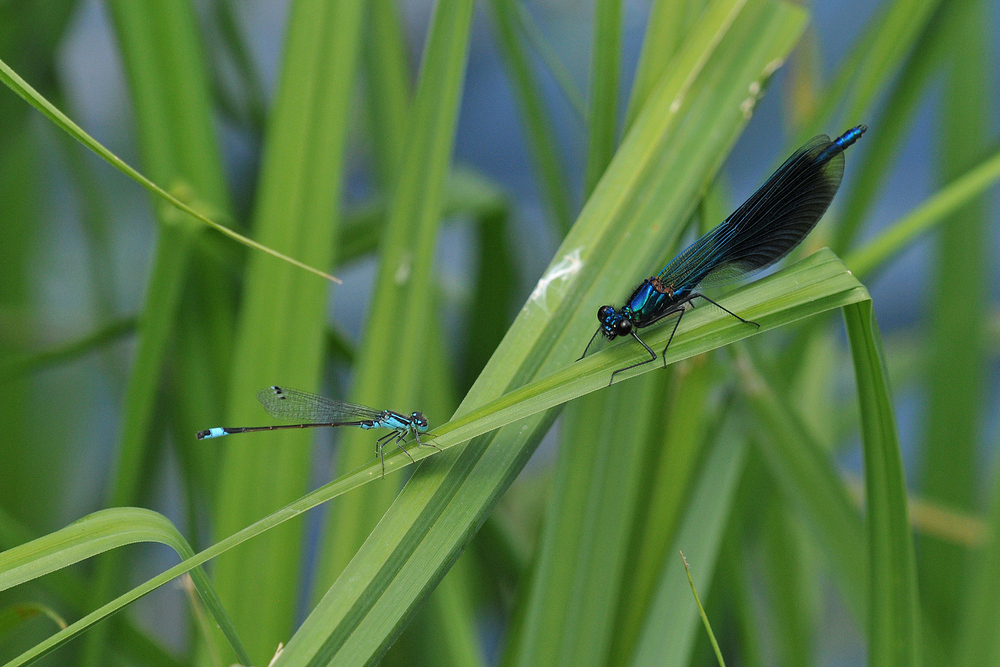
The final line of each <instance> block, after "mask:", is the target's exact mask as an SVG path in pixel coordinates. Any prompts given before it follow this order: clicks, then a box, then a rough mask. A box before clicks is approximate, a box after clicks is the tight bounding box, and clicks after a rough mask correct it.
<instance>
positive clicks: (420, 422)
mask: <svg viewBox="0 0 1000 667" xmlns="http://www.w3.org/2000/svg"><path fill="white" fill-rule="evenodd" d="M410 419H411V420H413V423H414V424H416V425H417V426H427V418H426V417H424V416H423V415H422V414H420V413H419V412H414V413H413V414H412V415H410Z"/></svg>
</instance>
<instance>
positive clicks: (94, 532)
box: [0, 507, 249, 664]
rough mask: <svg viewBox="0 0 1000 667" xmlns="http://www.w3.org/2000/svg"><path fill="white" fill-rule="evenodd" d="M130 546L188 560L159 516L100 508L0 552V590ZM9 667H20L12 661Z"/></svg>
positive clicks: (204, 589)
mask: <svg viewBox="0 0 1000 667" xmlns="http://www.w3.org/2000/svg"><path fill="white" fill-rule="evenodd" d="M136 542H158V543H160V544H165V545H167V546H168V547H170V548H171V549H173V550H174V551H175V552H176V553H177V555H178V556H180V557H181V559H182V560H184V559H189V558H191V557H192V556H194V552H193V551H192V550H191V547H190V546H188V543H187V541H186V540H185V539H184V538H183V537H182V536H181V534H180V532H178V530H177V529H176V528H175V527H174V525H173V524H172V523H170V521H169V519H167V518H166V517H165V516H163V515H162V514H159V513H157V512H153V511H150V510H145V509H141V508H137V507H126V508H114V509H108V510H102V511H100V512H95V513H93V514H90V515H87V516H86V517H84V518H82V519H80V520H79V521H77V522H76V523H73V524H70V525H69V526H67V527H65V528H63V529H62V530H57V531H55V532H53V533H49V534H48V535H45V536H43V537H40V538H38V539H36V540H32V541H31V542H28V543H26V544H22V545H21V546H17V547H14V548H13V549H8V550H7V551H4V552H2V553H0V591H3V590H7V589H8V588H12V587H14V586H17V585H18V584H22V583H24V582H27V581H32V580H34V579H37V578H39V577H42V576H44V575H46V574H49V573H50V572H55V571H56V570H60V569H62V568H64V567H67V566H69V565H72V564H73V563H78V562H80V561H81V560H83V559H85V558H90V557H91V556H96V555H98V554H101V553H104V552H106V551H109V550H111V549H116V548H118V547H121V546H124V545H126V544H135V543H136ZM191 576H192V579H193V581H194V584H195V587H196V588H197V590H198V594H199V595H200V596H201V599H202V600H203V601H204V602H205V606H206V607H208V610H209V611H210V612H211V613H212V616H213V617H214V618H215V621H216V622H217V623H218V624H219V626H220V627H221V628H222V631H223V632H224V633H225V635H226V637H227V639H229V641H230V644H231V646H232V647H233V650H234V651H235V652H236V654H237V656H238V657H239V658H240V660H241V661H242V662H243V663H244V664H249V662H248V661H249V655H248V654H247V652H246V649H244V648H243V644H242V642H241V641H240V638H239V635H238V634H237V633H236V630H235V628H234V627H233V624H232V621H230V620H229V617H228V616H227V615H226V612H225V610H224V609H223V607H222V604H221V603H220V602H219V598H218V596H217V595H216V593H215V589H213V588H212V585H211V584H210V583H209V580H208V577H207V576H206V575H205V573H204V571H203V570H201V568H198V569H195V570H193V571H192V575H191ZM63 632H65V630H63ZM36 648H37V647H36ZM23 657H24V656H22V658H23ZM10 664H25V663H23V662H18V661H12V662H11V663H10Z"/></svg>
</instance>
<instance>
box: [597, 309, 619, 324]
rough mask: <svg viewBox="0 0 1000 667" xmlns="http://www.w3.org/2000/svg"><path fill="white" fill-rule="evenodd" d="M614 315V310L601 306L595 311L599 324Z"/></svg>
mask: <svg viewBox="0 0 1000 667" xmlns="http://www.w3.org/2000/svg"><path fill="white" fill-rule="evenodd" d="M614 314H615V309H614V308H612V307H611V306H601V307H600V308H598V309H597V319H598V320H600V321H601V322H606V321H607V320H608V318H610V317H611V316H612V315H614Z"/></svg>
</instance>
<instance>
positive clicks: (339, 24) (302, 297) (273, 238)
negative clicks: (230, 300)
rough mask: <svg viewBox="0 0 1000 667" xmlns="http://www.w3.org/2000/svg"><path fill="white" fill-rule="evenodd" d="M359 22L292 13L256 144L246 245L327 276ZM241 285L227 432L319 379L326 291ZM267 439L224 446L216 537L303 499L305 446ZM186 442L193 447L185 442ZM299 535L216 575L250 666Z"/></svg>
mask: <svg viewBox="0 0 1000 667" xmlns="http://www.w3.org/2000/svg"><path fill="white" fill-rule="evenodd" d="M365 10H366V5H365V3H363V2H356V1H355V0H297V1H296V2H294V3H293V4H292V6H291V15H290V17H289V26H288V32H287V44H286V45H285V51H284V60H283V62H282V71H281V73H280V81H279V83H278V91H277V93H276V97H275V101H274V106H273V112H272V115H271V118H270V124H269V126H268V131H267V137H266V139H265V149H264V155H263V158H262V164H261V176H260V185H259V188H258V194H257V201H256V209H255V211H254V235H255V236H256V237H257V238H258V239H260V240H261V242H263V243H266V244H268V245H270V246H272V247H276V248H280V249H282V250H283V251H285V252H288V253H290V254H294V255H297V256H299V257H303V258H306V260H307V261H308V262H310V263H311V264H314V265H316V266H329V265H330V264H331V263H332V261H333V257H334V255H335V252H334V238H335V235H336V230H337V223H338V214H339V208H340V206H339V204H340V191H341V181H342V175H343V170H344V148H345V142H346V136H347V130H348V127H349V124H350V120H351V104H352V93H353V91H354V84H355V81H356V79H355V75H356V72H357V65H358V57H359V54H360V52H361V36H362V32H363V16H364V13H365ZM244 282H245V286H244V294H243V304H242V310H241V312H240V314H239V319H238V322H237V334H236V346H235V350H234V352H233V363H232V366H233V371H232V373H231V376H230V385H229V407H228V410H227V422H228V423H230V424H247V423H249V424H253V423H255V422H258V421H259V419H260V416H261V412H260V405H259V404H257V402H256V401H255V400H254V396H255V394H256V393H257V391H259V390H260V389H261V388H262V387H266V386H268V385H272V384H278V383H286V382H287V383H288V384H290V385H292V386H297V387H302V388H305V389H317V388H318V386H319V383H320V378H321V376H322V368H323V354H324V338H325V332H326V318H325V310H326V309H325V304H326V303H327V287H328V285H327V284H326V283H321V282H319V281H317V280H315V279H314V278H312V276H309V275H307V274H305V273H303V272H302V271H298V270H296V269H295V268H294V267H291V266H289V265H287V264H284V263H281V262H275V261H274V260H273V259H272V258H270V257H268V256H266V255H263V254H260V253H255V254H252V255H251V256H250V257H249V261H248V263H247V269H246V275H245V281H244ZM206 426H210V425H206ZM269 435H270V437H267V438H256V439H254V438H244V439H238V440H235V441H234V442H231V443H226V441H222V445H221V446H220V447H223V448H225V455H224V456H225V459H224V463H223V465H222V480H221V485H220V488H219V491H218V493H219V496H218V503H217V507H216V525H215V527H214V528H215V534H216V535H219V536H225V535H229V534H230V533H233V532H236V531H238V530H239V529H241V528H243V527H244V526H247V525H250V524H251V523H253V522H254V521H255V520H257V519H259V518H260V517H262V516H266V515H268V514H269V513H271V512H273V511H274V510H275V509H277V508H279V507H281V506H283V505H285V504H287V503H288V502H290V501H292V500H293V499H295V498H297V497H299V496H300V495H301V494H302V493H303V492H304V491H305V489H306V488H307V485H308V478H309V461H310V454H309V443H310V441H311V439H312V438H311V434H310V433H308V432H306V431H282V432H280V433H276V434H269ZM188 437H190V438H192V440H193V439H194V434H193V433H191V434H190V435H188ZM206 444H207V443H206ZM203 446H204V445H203ZM209 446H216V445H215V444H214V442H213V443H212V444H211V445H209ZM301 529H302V526H301V524H299V523H295V524H292V525H289V526H285V527H284V528H283V529H281V530H279V531H274V532H272V533H271V534H269V535H268V536H267V538H266V539H263V540H259V541H257V542H255V543H253V544H251V545H247V547H245V548H243V549H240V550H238V551H237V552H236V553H233V554H231V555H228V556H227V557H226V558H224V559H221V560H220V562H219V563H218V567H217V569H216V580H217V582H218V588H219V594H220V595H221V596H222V598H223V600H224V601H225V602H226V605H227V607H228V609H229V610H230V613H231V614H232V615H233V618H234V620H235V621H236V623H237V625H238V627H240V628H245V629H251V628H252V629H253V634H252V635H249V634H247V635H246V636H247V642H248V649H249V650H250V655H251V656H252V657H253V658H254V660H255V663H263V662H266V660H268V659H270V658H271V656H272V655H273V654H274V651H275V648H276V647H277V645H278V642H281V641H284V640H286V639H287V637H288V635H289V633H290V632H291V628H292V624H293V622H294V615H295V591H296V590H297V586H296V583H297V581H298V576H299V570H300V567H301V565H302V554H301V548H302V543H301V534H302V533H301ZM248 571H252V572H254V576H253V577H248V576H247V572H248ZM261 599H265V600H268V601H269V603H268V604H261V603H260V600H261Z"/></svg>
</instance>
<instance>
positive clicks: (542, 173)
mask: <svg viewBox="0 0 1000 667" xmlns="http://www.w3.org/2000/svg"><path fill="white" fill-rule="evenodd" d="M492 6H493V16H494V20H495V23H496V29H497V36H498V38H499V42H500V48H501V49H502V51H503V55H504V61H505V62H506V64H507V68H508V70H509V73H510V77H511V78H512V79H513V84H514V90H515V91H516V93H517V99H518V101H519V102H520V106H521V116H522V119H523V120H522V122H523V123H524V127H525V130H526V131H527V135H528V148H529V150H530V151H531V153H532V157H533V158H534V160H535V168H536V170H537V171H538V175H539V178H540V180H541V185H542V191H543V192H544V193H545V197H546V199H547V200H548V205H549V207H550V208H551V209H552V213H553V215H554V216H555V221H556V227H557V229H559V231H560V234H562V235H565V234H566V232H567V231H569V227H570V225H571V224H572V223H573V218H572V216H573V212H572V210H571V205H570V200H569V191H568V187H567V183H566V169H565V167H564V166H563V164H562V162H561V161H560V159H559V151H558V147H557V145H556V141H555V137H556V134H555V131H554V130H553V128H552V123H551V122H550V121H549V118H548V116H547V115H546V113H545V106H544V103H543V100H542V93H541V88H540V86H539V84H538V81H537V79H536V77H535V75H534V73H533V72H532V70H531V65H530V63H529V62H528V56H527V53H526V52H525V49H524V48H523V46H522V44H521V42H520V41H519V39H518V35H517V32H516V30H515V27H516V21H517V12H518V8H519V7H522V8H523V5H521V4H520V1H519V0H493V2H492Z"/></svg>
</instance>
